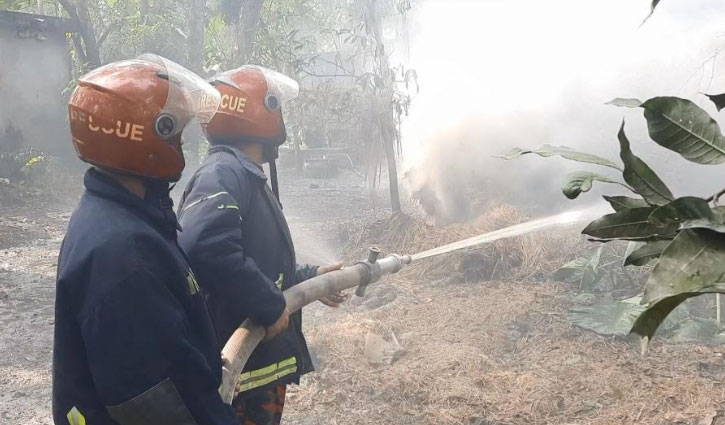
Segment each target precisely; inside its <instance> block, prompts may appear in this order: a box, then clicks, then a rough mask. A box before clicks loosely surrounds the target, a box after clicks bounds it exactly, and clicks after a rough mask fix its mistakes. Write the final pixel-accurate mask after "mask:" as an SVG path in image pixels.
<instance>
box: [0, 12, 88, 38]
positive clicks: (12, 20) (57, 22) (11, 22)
mask: <svg viewBox="0 0 725 425" xmlns="http://www.w3.org/2000/svg"><path fill="white" fill-rule="evenodd" d="M6 25H7V26H16V27H19V28H21V27H22V28H32V29H34V30H38V31H45V32H62V33H69V32H77V31H78V27H77V25H76V23H75V22H74V21H72V20H70V19H64V18H56V17H54V16H45V15H35V14H32V13H21V12H11V11H9V10H0V26H6Z"/></svg>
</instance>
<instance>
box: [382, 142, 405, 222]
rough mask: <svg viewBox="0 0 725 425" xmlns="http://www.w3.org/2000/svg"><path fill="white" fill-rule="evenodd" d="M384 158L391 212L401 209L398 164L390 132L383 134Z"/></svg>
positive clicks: (397, 211)
mask: <svg viewBox="0 0 725 425" xmlns="http://www.w3.org/2000/svg"><path fill="white" fill-rule="evenodd" d="M383 144H384V145H385V159H386V160H387V162H388V184H389V185H390V208H391V209H392V210H393V213H399V212H401V211H402V208H401V207H400V189H399V188H398V164H397V162H396V161H397V158H396V155H395V146H393V145H394V144H395V137H394V136H393V135H392V134H385V135H384V136H383Z"/></svg>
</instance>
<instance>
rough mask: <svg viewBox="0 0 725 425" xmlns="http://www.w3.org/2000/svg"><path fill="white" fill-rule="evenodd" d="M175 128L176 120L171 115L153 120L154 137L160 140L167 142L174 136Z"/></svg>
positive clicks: (163, 115) (160, 116)
mask: <svg viewBox="0 0 725 425" xmlns="http://www.w3.org/2000/svg"><path fill="white" fill-rule="evenodd" d="M177 128H178V123H177V121H176V118H175V117H174V116H173V115H171V114H167V113H163V114H160V115H159V116H158V117H156V119H155V120H154V132H156V135H157V136H159V138H161V139H162V140H168V139H170V138H171V137H173V136H174V135H176V133H177V131H176V129H177Z"/></svg>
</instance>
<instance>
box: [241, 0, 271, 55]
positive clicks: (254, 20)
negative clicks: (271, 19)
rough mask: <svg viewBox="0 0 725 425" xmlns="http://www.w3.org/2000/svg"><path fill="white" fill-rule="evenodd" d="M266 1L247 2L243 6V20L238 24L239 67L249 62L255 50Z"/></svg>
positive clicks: (250, 0) (251, 0)
mask: <svg viewBox="0 0 725 425" xmlns="http://www.w3.org/2000/svg"><path fill="white" fill-rule="evenodd" d="M263 5H264V0H246V1H245V2H244V4H243V6H242V18H241V19H240V20H239V21H238V23H237V28H236V32H237V37H236V41H237V54H236V56H235V62H236V64H237V66H240V65H243V64H245V63H247V62H248V61H249V59H250V58H251V56H252V53H253V50H254V40H255V39H256V37H257V31H258V30H259V20H260V18H261V16H262V6H263Z"/></svg>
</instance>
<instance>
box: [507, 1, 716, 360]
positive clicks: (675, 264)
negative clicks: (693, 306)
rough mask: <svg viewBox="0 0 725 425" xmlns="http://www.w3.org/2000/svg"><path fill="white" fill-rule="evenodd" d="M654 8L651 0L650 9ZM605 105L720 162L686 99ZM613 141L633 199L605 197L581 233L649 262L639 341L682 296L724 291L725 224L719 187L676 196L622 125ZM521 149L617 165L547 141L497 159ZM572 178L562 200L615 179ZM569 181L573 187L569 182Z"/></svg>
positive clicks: (688, 153) (688, 155) (707, 129)
mask: <svg viewBox="0 0 725 425" xmlns="http://www.w3.org/2000/svg"><path fill="white" fill-rule="evenodd" d="M655 6H657V3H656V2H655V3H653V9H654V7H655ZM710 98H711V99H713V100H717V99H721V97H719V96H711V97H710ZM609 103H610V104H612V105H615V106H620V107H628V108H642V109H643V110H644V117H645V119H646V120H647V124H648V130H649V135H650V137H651V138H652V140H653V141H655V142H656V143H657V144H659V145H660V146H662V147H664V148H666V149H669V150H672V151H674V152H677V153H679V154H680V155H681V156H682V157H683V158H685V159H686V160H688V161H691V162H694V163H697V164H703V165H718V164H722V163H725V142H724V141H723V136H722V133H721V130H720V127H719V125H718V124H717V122H716V121H715V120H714V119H713V118H712V117H710V115H709V114H708V113H707V112H706V111H705V110H703V109H702V108H700V107H699V106H697V105H696V104H694V103H693V102H691V101H689V100H686V99H680V98H676V97H656V98H653V99H650V100H647V101H646V102H640V101H638V100H636V99H621V98H620V99H615V100H613V101H611V102H609ZM716 106H718V107H720V106H722V105H720V104H717V105H716ZM618 139H619V144H620V159H621V162H622V164H623V168H621V169H622V177H623V179H624V182H625V183H626V184H623V185H624V186H626V187H627V188H628V190H630V191H631V192H633V193H634V194H636V195H637V196H638V198H636V197H625V196H611V197H610V196H605V197H604V198H605V200H606V201H607V202H609V203H610V205H611V206H612V208H613V209H614V210H615V212H614V213H612V214H608V215H605V216H603V217H601V218H599V219H597V220H594V221H593V222H592V223H590V224H589V225H588V226H587V227H586V228H585V229H584V230H583V231H582V233H584V234H586V235H588V236H590V237H591V238H593V239H594V240H597V241H602V242H608V241H613V240H629V241H637V242H641V243H642V244H641V245H639V246H638V247H633V248H632V249H630V250H629V251H631V252H629V253H628V255H627V257H626V259H625V261H624V264H625V265H633V266H644V265H646V264H648V263H654V267H653V269H652V273H651V274H650V276H649V278H648V280H647V283H646V284H645V288H644V295H643V297H642V301H641V302H642V304H643V305H644V308H643V310H642V313H641V314H639V315H638V317H637V320H636V321H635V322H634V323H633V325H632V328H631V332H633V333H635V334H638V335H640V336H642V337H643V338H644V343H645V346H646V344H647V343H648V341H649V340H650V339H651V338H652V336H653V335H654V334H655V331H656V330H657V328H658V327H659V326H660V325H661V324H662V323H663V322H664V320H665V319H666V318H667V317H668V315H669V314H670V313H671V312H672V311H673V310H674V309H675V308H677V307H678V306H679V305H680V304H681V303H682V302H683V301H685V300H686V299H688V298H692V297H695V296H698V295H701V294H705V293H715V292H717V293H725V262H724V261H723V258H725V221H724V220H723V207H721V206H719V205H718V201H719V198H720V197H721V196H723V195H724V194H725V190H723V191H722V192H720V193H718V194H715V195H713V196H711V197H709V198H699V197H694V196H686V197H676V196H675V195H674V194H673V193H672V192H671V191H670V189H669V188H668V187H667V185H666V184H665V183H664V182H663V181H662V180H661V179H660V178H659V177H658V176H657V174H656V173H655V171H654V170H652V169H651V168H650V167H649V166H648V165H647V164H646V163H645V162H644V161H643V160H642V159H640V158H639V157H638V156H636V155H635V154H634V153H633V152H632V149H631V146H630V142H629V140H628V138H627V136H626V134H625V127H624V124H622V127H621V128H620V131H619V134H618ZM529 152H533V153H538V154H540V155H541V156H551V155H552V154H559V155H560V156H563V157H564V158H567V159H571V160H574V161H578V162H584V163H590V164H591V163H593V164H597V165H603V166H605V167H609V168H617V167H612V166H611V164H609V162H610V161H608V160H606V159H603V158H598V157H595V158H596V160H592V157H594V156H593V155H589V154H585V153H579V152H574V151H573V150H571V149H569V148H556V149H552V147H551V146H548V145H547V146H543V147H542V148H540V149H537V150H533V151H527V150H517V151H515V152H512V153H509V154H507V155H505V156H504V158H505V159H513V158H515V157H518V156H520V155H523V154H525V153H529ZM542 152H543V153H544V154H543V155H542V154H541V153H542ZM562 152H563V153H565V154H566V155H563V154H561V153H562ZM577 175H578V176H580V178H578V179H573V178H572V177H568V178H567V180H566V182H565V184H564V187H563V189H562V190H563V192H564V194H565V195H566V196H567V197H569V198H576V197H577V196H578V195H579V194H580V193H582V192H586V191H588V190H589V189H590V188H591V185H592V183H593V182H594V181H604V182H610V183H611V182H617V181H616V180H615V179H613V178H610V177H608V176H602V175H599V174H594V173H588V174H587V173H578V174H577ZM572 182H574V183H572ZM577 182H581V184H578V186H577ZM590 261H591V260H590ZM578 264H583V263H578ZM587 264H590V263H587ZM565 267H566V266H565ZM583 276H584V275H582V279H583ZM612 308H614V307H612ZM617 308H619V307H617Z"/></svg>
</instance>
